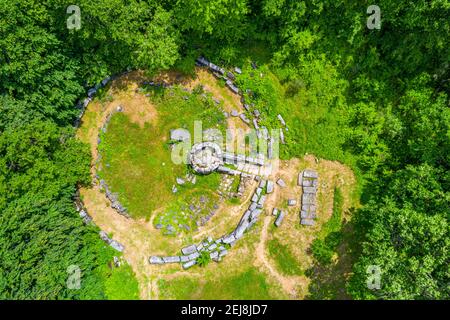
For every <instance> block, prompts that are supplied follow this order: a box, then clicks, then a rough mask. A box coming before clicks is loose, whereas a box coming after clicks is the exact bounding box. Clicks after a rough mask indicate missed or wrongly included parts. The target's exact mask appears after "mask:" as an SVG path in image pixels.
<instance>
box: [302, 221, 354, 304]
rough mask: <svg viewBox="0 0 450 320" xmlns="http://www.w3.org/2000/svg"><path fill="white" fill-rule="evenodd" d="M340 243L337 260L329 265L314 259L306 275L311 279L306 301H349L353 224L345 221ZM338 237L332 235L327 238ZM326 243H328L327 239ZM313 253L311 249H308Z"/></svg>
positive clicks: (352, 255)
mask: <svg viewBox="0 0 450 320" xmlns="http://www.w3.org/2000/svg"><path fill="white" fill-rule="evenodd" d="M340 233H341V234H340V236H341V239H340V242H339V245H338V246H337V248H336V250H335V255H336V254H337V259H334V260H333V261H331V262H329V263H323V262H322V263H321V262H319V261H318V260H317V259H314V263H313V266H312V267H311V268H309V269H308V270H306V272H305V274H306V276H308V277H309V278H310V279H311V282H310V284H309V287H308V292H309V294H308V295H307V296H306V297H305V299H306V300H349V299H351V297H350V296H349V295H348V294H347V292H346V283H347V280H348V277H349V276H350V274H351V270H352V264H353V257H354V250H355V249H356V244H355V242H356V241H355V237H354V235H353V224H352V223H351V222H348V221H345V222H343V224H342V229H341V231H340ZM330 236H336V235H335V234H334V235H333V234H330V235H328V236H327V237H330ZM324 241H327V239H326V238H325V239H324ZM308 250H309V251H310V253H312V252H311V247H310V248H309V249H308Z"/></svg>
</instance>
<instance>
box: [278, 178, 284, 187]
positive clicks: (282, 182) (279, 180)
mask: <svg viewBox="0 0 450 320" xmlns="http://www.w3.org/2000/svg"><path fill="white" fill-rule="evenodd" d="M277 184H278V185H279V186H280V187H282V188H285V187H286V182H284V180H283V179H281V178H280V179H278V180H277Z"/></svg>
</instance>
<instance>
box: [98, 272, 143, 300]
mask: <svg viewBox="0 0 450 320" xmlns="http://www.w3.org/2000/svg"><path fill="white" fill-rule="evenodd" d="M105 292H106V296H107V297H108V299H109V300H138V299H139V285H138V282H137V280H136V278H135V275H134V272H133V270H132V269H131V267H130V266H129V265H128V264H125V263H123V264H122V265H121V266H120V267H117V268H116V267H114V268H113V269H112V270H110V272H109V273H108V275H107V277H106V281H105Z"/></svg>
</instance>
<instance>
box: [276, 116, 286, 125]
mask: <svg viewBox="0 0 450 320" xmlns="http://www.w3.org/2000/svg"><path fill="white" fill-rule="evenodd" d="M277 118H278V120H280V122H281V124H282V125H283V126H284V127H285V126H286V122H285V121H284V119H283V117H282V116H281V114H279V115H277Z"/></svg>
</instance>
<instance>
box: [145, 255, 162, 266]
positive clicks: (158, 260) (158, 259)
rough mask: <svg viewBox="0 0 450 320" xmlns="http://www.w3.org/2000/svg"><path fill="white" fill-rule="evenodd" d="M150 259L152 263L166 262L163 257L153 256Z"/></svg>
mask: <svg viewBox="0 0 450 320" xmlns="http://www.w3.org/2000/svg"><path fill="white" fill-rule="evenodd" d="M148 261H149V262H150V263H151V264H164V260H163V259H162V258H161V257H157V256H151V257H150V258H149V259H148Z"/></svg>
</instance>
